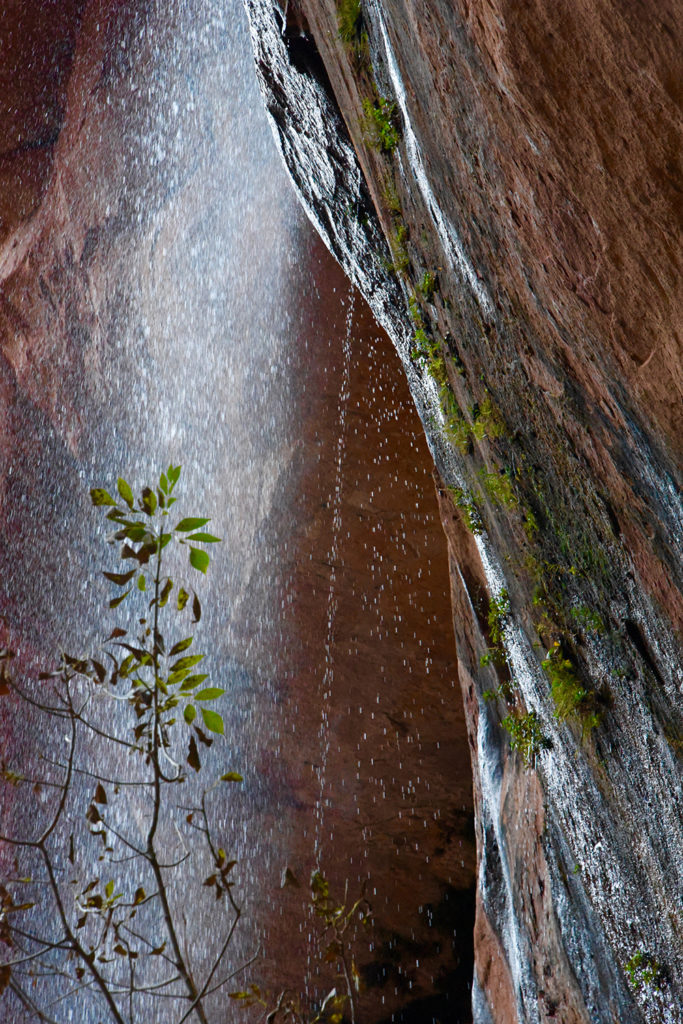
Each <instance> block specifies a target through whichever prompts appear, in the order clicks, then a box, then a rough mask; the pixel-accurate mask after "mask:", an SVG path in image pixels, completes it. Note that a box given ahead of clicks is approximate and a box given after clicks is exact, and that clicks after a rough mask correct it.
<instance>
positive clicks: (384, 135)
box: [361, 96, 399, 153]
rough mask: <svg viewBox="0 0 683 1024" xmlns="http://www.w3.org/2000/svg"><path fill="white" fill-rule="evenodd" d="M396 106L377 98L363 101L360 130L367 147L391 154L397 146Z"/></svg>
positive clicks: (383, 98) (381, 97) (379, 97)
mask: <svg viewBox="0 0 683 1024" xmlns="http://www.w3.org/2000/svg"><path fill="white" fill-rule="evenodd" d="M395 116H396V104H395V103H391V102H390V101H389V100H387V99H385V97H384V96H378V97H377V99H375V100H371V99H364V100H363V116H362V118H361V129H362V132H363V136H364V137H365V140H366V142H367V143H368V145H370V146H372V148H373V149H376V150H378V151H379V152H380V153H393V151H394V150H395V149H396V147H397V146H398V142H399V134H398V129H397V128H396V125H395Z"/></svg>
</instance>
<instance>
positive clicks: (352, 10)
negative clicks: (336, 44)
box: [337, 0, 363, 44]
mask: <svg viewBox="0 0 683 1024" xmlns="http://www.w3.org/2000/svg"><path fill="white" fill-rule="evenodd" d="M362 19H363V10H362V4H361V0H337V26H338V28H339V38H340V39H341V40H342V42H344V43H347V44H352V43H355V42H356V41H357V40H359V39H360V35H361V31H362Z"/></svg>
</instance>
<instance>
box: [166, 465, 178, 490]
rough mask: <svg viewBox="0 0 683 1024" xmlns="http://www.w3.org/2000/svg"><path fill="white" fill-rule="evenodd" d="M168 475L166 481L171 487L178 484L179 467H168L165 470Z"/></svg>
mask: <svg viewBox="0 0 683 1024" xmlns="http://www.w3.org/2000/svg"><path fill="white" fill-rule="evenodd" d="M166 472H167V473H168V479H169V480H170V481H171V484H172V486H173V487H175V485H176V484H177V483H178V477H179V476H180V466H169V467H168V469H167V470H166Z"/></svg>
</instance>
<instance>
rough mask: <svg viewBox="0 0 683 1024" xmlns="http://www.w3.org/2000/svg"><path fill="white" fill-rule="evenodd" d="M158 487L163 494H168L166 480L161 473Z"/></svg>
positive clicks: (164, 475)
mask: <svg viewBox="0 0 683 1024" xmlns="http://www.w3.org/2000/svg"><path fill="white" fill-rule="evenodd" d="M159 487H160V488H161V489H162V491H163V492H164V494H168V479H167V477H166V474H165V473H162V474H161V476H160V477H159Z"/></svg>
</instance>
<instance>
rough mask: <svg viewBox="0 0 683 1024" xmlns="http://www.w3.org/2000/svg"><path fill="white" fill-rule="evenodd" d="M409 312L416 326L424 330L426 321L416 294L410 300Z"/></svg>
mask: <svg viewBox="0 0 683 1024" xmlns="http://www.w3.org/2000/svg"><path fill="white" fill-rule="evenodd" d="M408 310H409V312H410V319H411V320H412V321H413V323H414V324H415V326H416V327H418V328H423V327H424V320H423V318H422V310H421V309H420V303H419V302H418V301H417V296H416V295H414V294H413V295H411V296H410V298H409V299H408Z"/></svg>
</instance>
